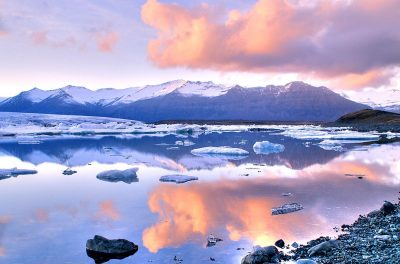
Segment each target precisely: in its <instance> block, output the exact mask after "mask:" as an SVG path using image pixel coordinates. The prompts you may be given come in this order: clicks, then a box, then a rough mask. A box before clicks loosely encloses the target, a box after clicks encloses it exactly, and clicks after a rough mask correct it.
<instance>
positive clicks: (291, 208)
mask: <svg viewBox="0 0 400 264" xmlns="http://www.w3.org/2000/svg"><path fill="white" fill-rule="evenodd" d="M302 209H303V206H302V205H300V204H298V203H290V204H284V205H282V206H279V207H273V208H272V215H280V214H288V213H293V212H296V211H300V210H302Z"/></svg>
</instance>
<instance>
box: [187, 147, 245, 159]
mask: <svg viewBox="0 0 400 264" xmlns="http://www.w3.org/2000/svg"><path fill="white" fill-rule="evenodd" d="M191 153H192V154H193V155H195V156H200V157H213V158H221V159H233V160H235V159H242V158H245V157H246V156H247V155H249V152H248V151H246V150H244V149H240V148H232V147H228V146H222V147H204V148H197V149H193V150H192V151H191Z"/></svg>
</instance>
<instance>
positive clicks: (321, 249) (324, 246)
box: [307, 240, 339, 257]
mask: <svg viewBox="0 0 400 264" xmlns="http://www.w3.org/2000/svg"><path fill="white" fill-rule="evenodd" d="M338 243H339V242H338V241H335V240H329V241H325V242H322V243H319V244H318V245H315V246H313V247H312V248H310V249H309V250H308V252H307V253H308V255H309V256H310V257H312V256H317V255H325V254H326V253H328V252H329V251H331V250H332V249H334V248H336V247H338Z"/></svg>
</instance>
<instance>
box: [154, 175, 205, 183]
mask: <svg viewBox="0 0 400 264" xmlns="http://www.w3.org/2000/svg"><path fill="white" fill-rule="evenodd" d="M198 179H199V178H197V177H194V176H187V175H164V176H161V178H160V181H162V182H175V183H185V182H188V181H196V180H198Z"/></svg>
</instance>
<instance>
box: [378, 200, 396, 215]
mask: <svg viewBox="0 0 400 264" xmlns="http://www.w3.org/2000/svg"><path fill="white" fill-rule="evenodd" d="M395 210H396V207H395V206H394V204H392V203H391V202H389V201H385V202H384V204H383V205H382V207H381V212H382V213H383V215H390V214H392V213H393V212H394V211H395Z"/></svg>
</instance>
